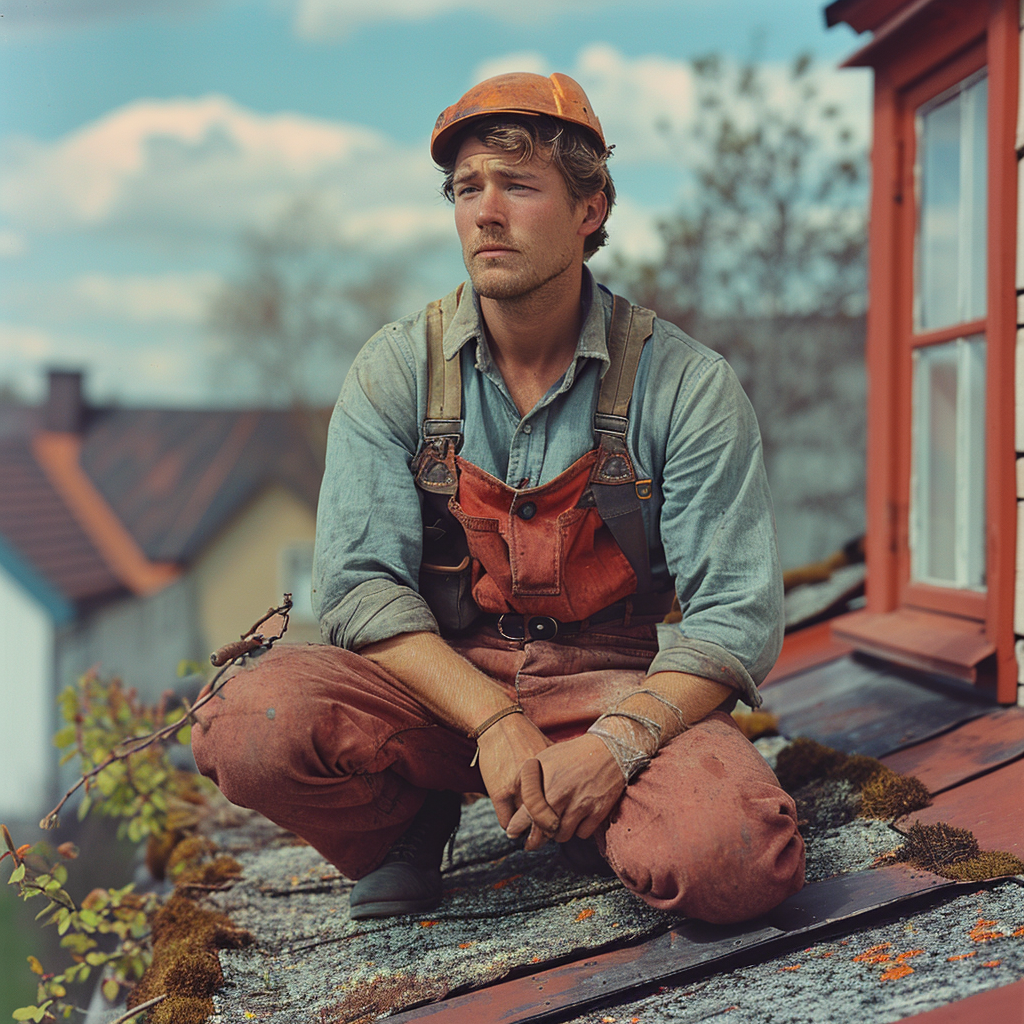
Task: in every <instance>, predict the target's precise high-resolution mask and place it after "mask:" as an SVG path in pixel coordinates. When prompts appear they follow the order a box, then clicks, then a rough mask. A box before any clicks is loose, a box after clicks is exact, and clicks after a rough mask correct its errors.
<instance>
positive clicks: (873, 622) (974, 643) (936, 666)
mask: <svg viewBox="0 0 1024 1024" xmlns="http://www.w3.org/2000/svg"><path fill="white" fill-rule="evenodd" d="M832 636H833V637H834V638H835V639H836V640H839V641H845V642H846V643H848V644H851V645H852V646H853V647H854V648H855V649H856V650H858V651H863V652H864V653H865V654H872V655H874V656H875V657H878V658H886V659H888V660H889V661H894V662H896V663H897V664H900V665H908V666H909V667H911V668H917V669H923V670H924V671H925V672H937V673H939V674H940V675H944V676H952V677H953V678H954V679H961V680H963V681H964V682H968V683H976V682H977V681H978V665H979V664H980V662H982V661H983V660H984V659H985V658H987V657H988V656H989V655H990V654H994V653H995V650H996V645H995V644H994V643H992V641H991V640H990V639H989V638H988V637H987V636H986V635H985V626H984V624H983V623H981V622H974V621H972V620H970V619H961V618H957V617H955V616H952V615H940V614H937V613H935V612H925V611H919V610H917V609H915V608H900V609H897V610H896V611H894V612H885V613H882V614H879V613H877V612H867V611H856V612H851V613H850V614H849V615H842V616H840V617H839V618H837V619H833V621H832Z"/></svg>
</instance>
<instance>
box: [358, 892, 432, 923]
mask: <svg viewBox="0 0 1024 1024" xmlns="http://www.w3.org/2000/svg"><path fill="white" fill-rule="evenodd" d="M440 902H441V900H440V899H438V898H437V897H434V898H431V899H428V900H381V901H378V902H377V903H362V904H360V905H358V906H355V907H352V906H350V907H349V911H348V916H349V918H350V919H351V920H352V921H362V920H363V919H364V918H367V917H401V916H402V914H422V913H423V911H425V910H433V909H434V908H435V907H436V906H437V905H438V904H439V903H440Z"/></svg>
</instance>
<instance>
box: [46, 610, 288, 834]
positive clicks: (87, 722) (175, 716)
mask: <svg viewBox="0 0 1024 1024" xmlns="http://www.w3.org/2000/svg"><path fill="white" fill-rule="evenodd" d="M291 607H292V596H291V594H285V595H284V601H283V602H282V603H281V604H280V605H279V606H278V607H277V608H270V609H268V611H267V614H266V615H264V616H263V617H262V618H261V619H258V620H257V621H256V622H255V623H253V625H252V626H250V627H249V629H248V630H247V631H246V632H245V633H243V634H242V636H241V638H240V639H239V640H236V641H233V642H232V643H230V644H226V645H225V646H224V647H221V648H220V649H219V650H217V651H214V653H213V654H211V655H210V661H211V662H212V663H213V664H214V666H216V667H218V669H219V670H218V672H217V673H216V674H215V675H214V677H213V679H212V680H211V681H210V683H209V684H208V685H207V686H206V687H204V691H203V693H202V694H200V696H199V697H198V698H197V699H196V700H195V701H193V702H192V704H191V705H185V706H183V707H181V708H177V709H174V710H173V711H170V712H167V711H166V710H165V708H164V704H163V701H161V703H160V704H159V705H157V707H156V708H154V709H152V711H150V709H146V708H143V707H142V705H140V704H139V703H138V702H137V701H136V699H135V697H134V693H133V692H132V691H128V692H125V691H124V690H122V689H121V687H120V684H119V683H118V682H117V681H116V680H115V681H114V682H113V683H110V684H103V683H100V681H99V680H98V679H96V677H95V676H90V675H87V676H86V677H85V678H84V680H83V685H81V686H80V691H81V692H79V691H76V690H75V689H74V688H73V687H68V688H67V689H66V690H65V691H64V693H63V694H61V696H60V698H59V704H60V707H61V712H62V714H63V716H64V720H65V721H66V722H67V723H68V724H67V725H66V726H65V727H64V728H63V729H61V730H60V731H59V732H58V733H57V735H56V736H55V737H54V743H55V745H56V746H57V747H58V748H60V749H61V750H66V751H67V753H65V755H64V756H63V757H62V759H61V763H62V764H64V763H65V762H66V761H68V760H70V759H71V758H72V757H74V756H76V755H78V756H79V757H81V760H82V773H81V776H80V777H79V779H78V781H77V782H76V783H75V784H74V785H73V786H71V788H70V789H68V791H67V792H66V793H65V794H64V796H63V797H61V799H60V801H59V803H58V804H57V806H56V807H54V808H53V810H51V811H50V812H49V813H48V814H47V815H46V817H44V818H43V820H42V821H40V823H39V827H40V828H43V829H52V828H57V827H58V826H59V824H60V817H59V815H60V812H61V810H62V809H63V807H64V805H65V804H66V803H67V802H68V800H69V799H70V798H71V797H72V796H73V795H74V794H75V793H76V792H77V791H78V790H79V789H80V788H81V787H82V786H84V787H85V797H84V798H83V800H82V803H81V805H80V806H79V810H78V814H79V817H80V818H84V817H85V815H86V814H88V813H89V810H90V808H91V807H92V803H93V799H94V798H93V794H92V789H93V788H94V786H95V787H96V788H98V789H99V791H100V794H101V796H102V798H103V799H102V801H101V807H102V808H103V810H102V811H101V813H104V814H108V815H116V816H120V817H125V818H127V819H128V821H127V823H126V824H125V825H124V830H125V834H127V835H128V838H129V839H131V840H132V841H133V842H138V841H139V840H141V839H142V838H144V837H145V836H147V835H151V834H153V833H154V832H156V831H159V830H160V829H159V827H158V825H159V823H160V821H161V819H162V817H163V816H164V815H166V812H167V806H166V799H165V797H164V796H163V795H162V787H164V786H165V783H166V782H167V779H168V775H169V773H171V772H173V771H174V769H173V768H172V767H171V766H170V765H169V763H167V762H166V759H165V757H164V755H163V752H162V751H159V752H158V753H157V754H156V756H151V757H148V758H146V759H144V760H142V759H140V757H139V755H142V754H143V753H144V752H145V751H149V750H150V749H151V748H153V747H154V746H155V745H157V744H160V743H163V742H165V741H167V740H169V739H170V738H171V737H172V736H174V737H175V738H176V739H177V741H178V742H179V743H182V744H187V743H188V742H189V740H190V731H191V726H192V723H193V722H194V721H195V712H196V711H198V710H199V709H200V708H201V707H203V705H204V704H207V703H209V702H210V701H211V700H213V698H214V697H216V696H217V695H218V693H219V692H220V690H221V688H222V687H223V686H224V684H225V683H226V682H227V680H228V678H229V677H228V676H227V672H228V669H229V668H231V667H232V666H233V665H235V664H237V663H239V660H240V659H241V658H244V657H245V655H247V654H249V653H250V652H252V651H254V650H256V648H258V647H268V648H269V647H272V646H273V644H274V643H275V642H276V641H277V640H280V638H281V637H282V636H283V635H284V633H285V631H286V630H287V629H288V618H289V612H290V611H291ZM275 617H279V618H280V621H279V622H278V623H276V624H275V626H276V627H277V628H276V632H275V631H274V630H270V629H267V630H262V631H261V627H263V626H265V625H266V624H267V623H268V622H270V621H271V620H272V619H274V618H275Z"/></svg>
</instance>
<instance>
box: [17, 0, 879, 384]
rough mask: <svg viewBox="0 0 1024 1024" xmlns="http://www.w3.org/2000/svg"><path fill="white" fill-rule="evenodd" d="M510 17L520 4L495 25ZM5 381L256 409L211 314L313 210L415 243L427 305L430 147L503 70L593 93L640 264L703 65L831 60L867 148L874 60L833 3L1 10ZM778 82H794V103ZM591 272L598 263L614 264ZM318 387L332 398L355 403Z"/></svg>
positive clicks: (377, 252) (562, 0)
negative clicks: (838, 20) (228, 278)
mask: <svg viewBox="0 0 1024 1024" xmlns="http://www.w3.org/2000/svg"><path fill="white" fill-rule="evenodd" d="M496 12H502V13H496ZM0 14H2V15H3V17H2V19H0V382H7V383H12V384H14V385H15V386H17V387H18V388H19V389H20V390H21V391H22V392H24V393H26V394H28V395H30V396H35V395H38V394H39V393H40V390H41V387H42V378H43V368H44V367H45V366H46V365H54V364H59V365H62V366H77V367H81V368H84V369H85V370H86V371H87V372H88V375H89V378H88V379H89V388H90V393H91V394H92V395H93V397H95V398H97V399H117V400H119V401H123V402H126V403H154V402H157V403H188V404H211V403H216V402H223V401H225V400H227V401H232V402H257V401H259V394H258V391H257V390H256V389H254V387H253V385H252V382H238V383H237V384H236V385H235V386H227V387H226V386H225V385H224V383H223V381H221V382H220V383H215V377H214V366H213V364H212V362H211V359H210V353H211V351H212V346H213V342H212V340H211V335H210V333H209V329H208V328H207V327H206V326H205V324H206V317H207V308H208V303H209V298H210V296H211V295H212V294H214V293H215V292H216V289H217V287H218V284H219V283H220V281H221V280H222V279H223V277H224V276H225V275H230V274H231V273H232V272H233V271H234V270H236V269H237V266H238V261H239V244H238V240H239V238H240V237H241V235H242V233H243V232H244V231H245V230H246V229H249V228H254V227H256V228H258V227H261V226H266V225H268V224H270V223H272V222H273V221H274V219H275V218H277V217H279V216H280V215H281V213H282V211H283V210H284V209H285V208H287V207H288V206H289V204H291V203H293V202H294V201H295V199H296V197H302V196H305V197H308V196H310V195H314V196H315V197H316V198H317V202H318V203H321V204H323V215H324V218H325V221H327V222H329V223H330V224H331V227H332V230H335V231H336V232H337V233H338V235H339V236H340V237H343V238H344V239H345V240H346V243H347V244H348V245H349V246H350V247H352V248H354V249H355V251H357V252H364V251H365V253H366V256H367V259H368V260H370V259H387V258H389V257H391V256H394V255H395V254H401V253H403V252H405V253H409V252H415V253H416V254H417V256H416V273H415V274H414V275H413V280H412V282H411V284H410V287H409V294H408V297H407V301H408V302H409V303H418V302H420V301H421V300H422V299H425V298H429V297H430V296H431V294H432V293H433V292H434V291H438V289H442V290H447V287H448V286H449V285H450V284H453V283H454V282H455V281H456V280H457V279H458V277H459V273H460V264H459V260H458V251H457V248H456V247H455V246H454V244H453V239H454V232H453V230H452V229H451V227H450V215H449V212H448V210H447V208H446V206H445V204H444V203H443V201H442V200H440V199H439V198H438V196H437V193H436V187H437V174H436V172H435V171H434V169H433V168H432V165H431V163H430V160H429V157H428V155H427V151H426V144H427V140H428V138H429V131H430V128H431V126H432V124H433V121H434V118H435V117H436V115H437V113H438V112H439V111H440V110H441V109H442V108H443V107H445V106H446V105H447V104H449V103H451V102H452V101H454V100H455V99H456V98H457V97H458V96H459V95H460V94H461V93H462V92H463V91H464V90H465V89H466V88H467V87H468V86H469V85H471V84H472V83H473V82H474V81H476V80H479V78H480V77H484V76H486V75H487V74H490V73H494V72H497V71H502V70H512V69H515V68H521V69H524V70H540V71H544V72H550V71H553V70H561V71H565V72H567V73H569V74H571V75H573V77H576V78H577V79H578V80H579V81H580V82H581V83H582V84H583V86H584V87H585V88H586V89H587V91H588V93H589V94H590V98H591V100H592V102H593V104H594V106H595V109H596V110H597V113H598V115H599V116H600V117H601V119H602V122H603V124H604V126H605V130H606V134H607V135H608V137H609V141H611V142H615V143H617V148H616V154H615V158H614V161H613V171H614V173H615V176H616V182H617V184H618V186H619V191H620V196H621V206H620V208H619V209H618V210H617V211H616V214H615V216H614V217H613V220H612V221H611V223H610V225H609V227H610V233H611V237H612V245H611V247H610V248H612V249H614V248H616V246H617V247H618V248H619V249H620V251H623V252H626V253H632V254H633V255H637V254H639V253H641V252H643V253H649V252H651V251H652V248H653V247H654V246H655V244H656V236H655V235H654V232H653V227H652V225H653V223H654V220H655V219H656V218H657V216H658V215H659V214H663V213H664V212H666V211H668V210H670V209H671V208H672V207H673V206H674V205H675V204H676V203H677V202H678V200H679V196H680V190H681V189H682V188H683V184H684V180H685V173H684V169H683V168H681V167H680V158H679V154H678V153H669V152H667V151H666V149H665V146H664V143H663V141H662V140H661V139H660V138H659V136H658V134H657V132H656V131H655V129H654V124H655V123H656V121H657V120H658V119H659V118H664V117H671V118H672V119H673V120H674V121H675V122H677V123H679V124H684V123H685V119H686V116H687V101H688V98H689V95H690V93H689V84H690V79H689V73H688V66H687V62H688V60H689V59H690V58H692V57H693V56H695V55H698V54H701V53H706V52H709V51H718V52H721V53H724V54H726V55H729V56H733V57H735V58H742V57H744V56H746V55H748V54H749V53H750V52H751V49H752V47H753V46H754V45H755V43H754V40H755V38H760V42H759V43H758V44H756V45H758V46H759V51H758V52H759V54H760V56H761V58H762V59H763V60H764V61H765V62H766V63H767V64H768V65H769V67H770V68H774V69H777V72H778V75H779V80H780V82H781V80H782V67H783V65H784V64H785V62H786V61H788V60H789V59H790V58H792V57H793V55H794V54H796V53H797V52H799V51H801V50H805V49H806V50H811V51H813V52H814V53H815V55H816V56H817V57H818V59H819V61H820V63H821V65H822V67H821V70H820V72H819V76H820V84H821V87H822V89H823V90H824V91H825V92H826V93H827V94H828V95H829V96H831V97H834V98H835V99H836V100H837V101H839V102H841V103H842V104H843V105H844V106H845V107H846V109H847V111H848V112H849V116H850V117H851V118H852V119H853V120H854V121H855V122H856V123H857V124H858V125H859V126H860V129H861V131H862V132H863V133H864V135H865V137H866V133H867V122H868V82H867V78H866V75H865V73H863V72H848V71H844V72H836V71H833V70H831V69H832V68H834V66H835V65H836V64H837V63H838V62H839V61H840V60H841V59H842V57H843V56H845V55H847V54H848V53H850V52H851V51H852V50H853V49H855V48H856V46H857V45H858V42H857V40H856V39H855V38H854V36H853V33H852V32H851V31H849V30H848V29H847V28H846V27H845V26H840V27H838V28H836V29H831V30H826V29H825V27H824V19H823V16H822V5H821V4H819V3H817V2H813V0H759V2H752V0H714V2H705V0H675V2H672V3H669V2H663V0H634V2H631V3H629V4H622V3H610V2H602V0H589V2H584V0H518V2H517V3H515V4H509V3H506V4H495V5H482V4H480V3H478V2H472V0H374V2H370V0H260V2H241V0H0ZM780 88H781V86H780ZM594 265H595V269H598V270H599V268H600V262H599V260H595V264H594ZM336 383H337V382H335V381H334V380H327V381H324V382H323V387H324V389H325V392H327V391H330V390H332V389H335V388H336Z"/></svg>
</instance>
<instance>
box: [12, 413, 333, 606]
mask: <svg viewBox="0 0 1024 1024" xmlns="http://www.w3.org/2000/svg"><path fill="white" fill-rule="evenodd" d="M41 422H42V417H41V416H40V414H39V411H38V410H35V409H29V408H24V407H19V408H12V407H7V408H3V409H0V480H2V481H3V487H0V539H2V540H3V541H4V542H5V545H6V547H5V550H6V551H8V552H9V553H10V555H11V557H9V558H6V559H4V565H5V567H6V568H7V571H8V572H10V573H11V574H12V575H14V576H15V577H17V578H18V579H19V581H20V582H21V583H22V584H23V585H24V586H26V587H27V589H29V590H30V592H35V590H39V586H38V584H39V582H40V580H42V581H43V582H44V583H45V584H46V585H48V586H49V587H52V588H53V590H54V592H55V594H56V595H58V596H59V597H60V598H63V599H65V600H67V601H70V602H72V603H73V604H74V605H76V606H78V607H79V608H82V607H84V606H86V605H92V604H96V603H102V602H103V601H106V600H108V599H110V598H112V597H115V596H119V595H123V594H129V593H135V594H145V593H150V592H152V591H154V590H159V589H160V588H161V587H163V586H165V585H166V584H167V583H168V582H170V580H172V579H173V578H175V576H176V575H177V574H178V572H179V571H180V569H181V568H182V567H187V565H188V563H189V562H190V561H191V560H192V559H194V558H195V557H196V556H197V555H198V554H199V553H200V552H201V551H202V549H203V547H204V545H206V544H207V543H209V542H210V541H211V540H212V539H213V538H214V537H215V536H216V534H217V533H218V531H220V530H221V529H222V528H224V526H226V525H227V523H228V522H230V520H231V519H232V518H233V517H234V516H236V515H237V514H238V513H240V512H241V511H242V509H243V508H244V507H245V506H246V504H247V503H248V502H250V501H251V500H252V499H253V498H254V497H256V496H257V495H258V494H259V493H260V492H261V491H262V490H263V489H265V488H266V487H268V486H270V485H272V484H278V485H280V486H283V487H285V488H287V489H289V490H290V491H292V492H293V493H294V494H295V495H296V496H297V497H298V498H299V499H300V500H301V501H304V502H305V503H306V504H307V505H309V506H310V508H311V509H315V507H316V501H317V494H318V490H319V486H320V476H321V468H320V455H319V450H318V446H319V443H320V442H319V439H318V437H317V434H318V431H319V426H320V424H319V422H318V419H317V414H309V413H293V412H288V411H280V410H262V409H249V410H190V409H184V410H183V409H90V410H88V412H87V415H86V416H85V418H84V427H83V430H82V433H81V434H72V433H55V432H52V431H45V430H42V429H41ZM8 563H9V564H8ZM26 567H27V568H28V569H29V570H31V571H30V572H28V573H26V572H25V571H24V570H25V569H26ZM32 573H35V574H38V575H37V576H35V577H33V578H32V580H31V581H30V580H29V579H28V577H29V576H32ZM22 577H25V578H22ZM30 582H31V583H32V585H31V586H30V585H29V584H30ZM33 587H34V589H33ZM44 589H45V588H44ZM50 603H53V602H50Z"/></svg>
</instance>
